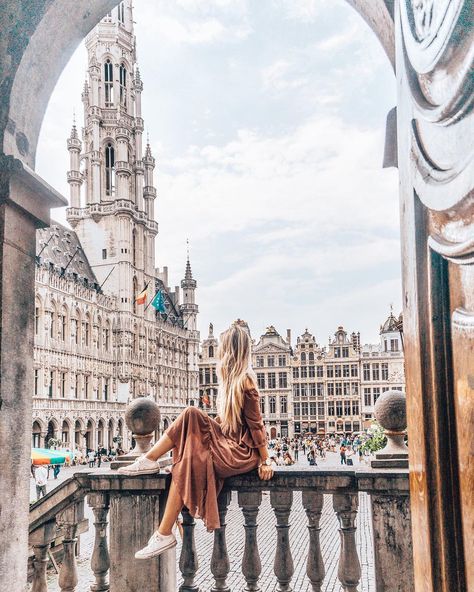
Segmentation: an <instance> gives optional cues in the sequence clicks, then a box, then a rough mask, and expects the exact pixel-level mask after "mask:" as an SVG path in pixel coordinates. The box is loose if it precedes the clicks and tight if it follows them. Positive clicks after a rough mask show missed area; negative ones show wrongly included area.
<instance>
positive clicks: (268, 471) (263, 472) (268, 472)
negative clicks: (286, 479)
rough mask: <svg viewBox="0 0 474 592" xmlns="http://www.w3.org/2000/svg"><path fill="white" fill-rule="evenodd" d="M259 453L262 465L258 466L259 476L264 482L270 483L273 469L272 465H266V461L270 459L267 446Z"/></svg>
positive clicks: (259, 450) (260, 449)
mask: <svg viewBox="0 0 474 592" xmlns="http://www.w3.org/2000/svg"><path fill="white" fill-rule="evenodd" d="M258 453H259V454H260V464H259V466H258V476H259V477H260V479H262V481H268V480H269V479H271V478H272V477H273V467H272V465H267V464H264V463H265V461H266V460H267V459H268V458H270V455H269V454H268V449H267V447H266V446H262V447H261V448H259V449H258Z"/></svg>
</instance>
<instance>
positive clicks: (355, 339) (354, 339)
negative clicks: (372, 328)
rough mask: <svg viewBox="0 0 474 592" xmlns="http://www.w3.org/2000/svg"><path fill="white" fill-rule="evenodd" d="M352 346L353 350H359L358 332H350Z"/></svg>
mask: <svg viewBox="0 0 474 592" xmlns="http://www.w3.org/2000/svg"><path fill="white" fill-rule="evenodd" d="M351 337H352V347H353V348H354V349H355V351H357V352H358V351H360V333H352V335H351Z"/></svg>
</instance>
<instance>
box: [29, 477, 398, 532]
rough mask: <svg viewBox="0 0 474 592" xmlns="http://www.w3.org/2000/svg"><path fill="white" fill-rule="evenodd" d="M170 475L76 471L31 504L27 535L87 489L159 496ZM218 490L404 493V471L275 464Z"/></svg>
mask: <svg viewBox="0 0 474 592" xmlns="http://www.w3.org/2000/svg"><path fill="white" fill-rule="evenodd" d="M170 479H171V475H170V474H169V473H159V474H157V475H142V476H139V477H128V476H126V475H121V474H119V473H117V472H116V471H111V470H110V469H103V470H94V471H90V472H87V471H81V472H79V473H76V474H75V475H74V476H73V477H71V478H70V479H68V480H67V481H64V483H62V484H61V485H60V486H59V487H57V488H56V489H54V490H53V491H51V492H50V493H48V495H46V497H44V498H42V499H41V500H40V501H39V502H37V503H35V504H33V505H32V507H31V510H30V529H29V530H30V533H32V532H34V531H35V530H36V529H37V528H40V527H41V526H43V525H44V524H45V523H47V522H48V521H51V520H53V519H54V517H55V516H56V514H58V513H59V512H61V511H62V510H64V509H65V508H67V507H68V506H70V505H72V504H74V503H76V502H77V501H79V500H81V499H82V498H83V497H84V496H85V495H87V494H88V493H91V492H102V493H104V492H109V493H112V494H120V493H123V494H126V493H130V494H132V495H134V494H135V495H136V494H138V493H147V494H150V495H151V494H159V493H160V492H162V491H165V490H166V489H167V488H168V486H169V482H170ZM224 489H227V490H232V491H235V490H238V491H256V490H260V491H268V490H270V491H271V490H274V489H280V490H281V489H290V490H294V491H305V490H306V491H307V490H312V491H314V490H317V491H320V492H322V493H341V492H343V491H344V492H353V493H356V492H358V491H361V492H367V493H372V494H379V495H384V494H386V495H403V496H405V495H409V480H408V470H407V469H371V468H370V467H362V468H345V467H341V468H333V469H324V468H315V467H308V468H307V469H305V468H303V469H302V468H298V469H293V468H292V467H276V468H275V474H274V476H273V478H272V479H271V480H270V481H262V480H261V479H259V477H258V474H257V471H252V472H250V473H245V474H244V475H238V476H236V477H231V478H230V479H227V480H226V482H225V484H224Z"/></svg>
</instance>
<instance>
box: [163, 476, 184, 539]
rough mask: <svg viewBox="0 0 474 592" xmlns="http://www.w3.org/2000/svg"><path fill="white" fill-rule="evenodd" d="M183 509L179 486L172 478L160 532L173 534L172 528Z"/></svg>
mask: <svg viewBox="0 0 474 592" xmlns="http://www.w3.org/2000/svg"><path fill="white" fill-rule="evenodd" d="M182 509H183V500H182V499H181V496H180V495H179V492H178V488H177V487H176V485H175V484H174V481H173V480H171V485H170V490H169V493H168V499H167V500H166V507H165V511H164V514H163V518H162V519H161V522H160V526H159V528H158V532H159V533H160V534H162V535H165V536H167V535H169V534H171V529H172V528H173V526H174V525H175V524H176V520H177V519H178V516H179V513H180V512H181V510H182Z"/></svg>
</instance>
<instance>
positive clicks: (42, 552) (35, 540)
mask: <svg viewBox="0 0 474 592" xmlns="http://www.w3.org/2000/svg"><path fill="white" fill-rule="evenodd" d="M55 536H56V522H55V521H54V520H53V521H51V522H46V523H45V524H43V526H41V528H38V529H37V530H35V531H34V532H33V533H32V534H31V535H30V537H29V544H30V545H31V546H32V547H33V552H34V554H35V556H34V559H33V570H34V571H33V580H32V585H31V592H47V591H48V584H47V580H46V571H47V568H48V551H49V549H50V548H51V543H52V541H53V540H54V537H55Z"/></svg>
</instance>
